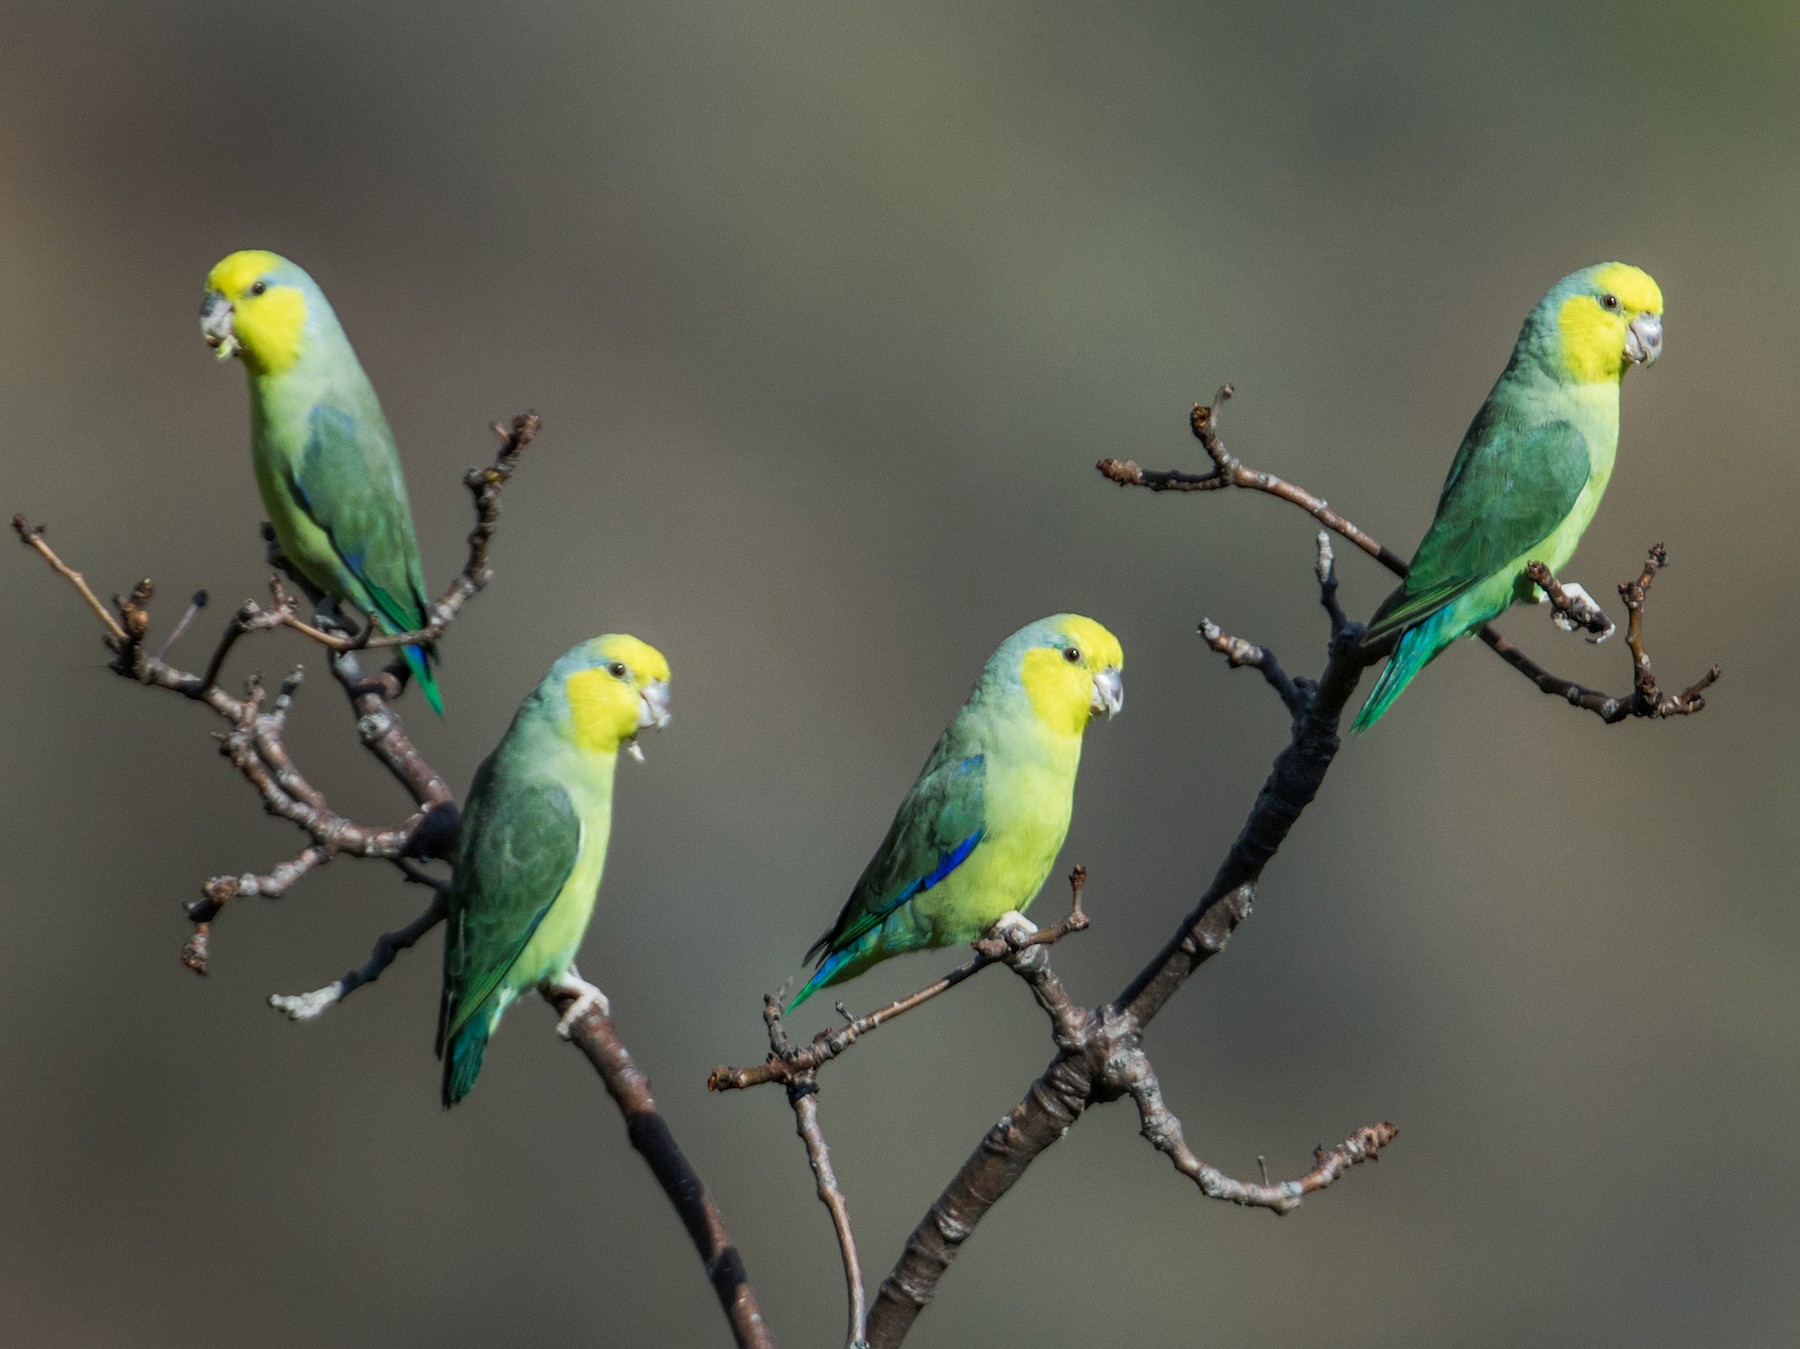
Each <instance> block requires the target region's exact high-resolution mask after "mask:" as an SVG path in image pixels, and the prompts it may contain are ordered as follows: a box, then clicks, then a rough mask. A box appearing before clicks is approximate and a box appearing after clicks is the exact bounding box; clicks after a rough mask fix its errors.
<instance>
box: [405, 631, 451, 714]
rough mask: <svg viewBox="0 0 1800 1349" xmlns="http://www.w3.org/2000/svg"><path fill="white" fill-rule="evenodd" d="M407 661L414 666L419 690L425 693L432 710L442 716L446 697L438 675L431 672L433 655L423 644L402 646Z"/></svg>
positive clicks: (414, 675) (413, 670)
mask: <svg viewBox="0 0 1800 1349" xmlns="http://www.w3.org/2000/svg"><path fill="white" fill-rule="evenodd" d="M401 651H402V652H403V653H404V654H405V656H406V663H407V664H408V665H410V666H411V667H412V672H413V678H414V679H416V680H418V682H419V690H420V692H422V693H423V694H424V695H425V701H426V702H428V703H430V704H431V710H432V711H433V712H436V713H437V714H438V715H439V716H440V717H441V716H443V715H444V698H443V695H442V694H440V693H439V692H438V682H437V676H436V675H434V674H433V673H432V672H431V657H430V656H429V655H427V654H426V652H425V648H424V647H422V646H407V647H402V648H401Z"/></svg>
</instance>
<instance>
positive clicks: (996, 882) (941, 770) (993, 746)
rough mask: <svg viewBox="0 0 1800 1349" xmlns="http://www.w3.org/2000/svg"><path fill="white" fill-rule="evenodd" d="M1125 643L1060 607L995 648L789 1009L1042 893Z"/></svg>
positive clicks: (1017, 913)
mask: <svg viewBox="0 0 1800 1349" xmlns="http://www.w3.org/2000/svg"><path fill="white" fill-rule="evenodd" d="M1124 664H1125V656H1124V653H1123V651H1121V650H1120V647H1119V639H1118V638H1116V637H1114V636H1113V635H1112V634H1111V633H1110V632H1108V631H1107V630H1106V629H1105V628H1103V627H1101V626H1100V625H1099V624H1098V623H1096V622H1094V620H1093V619H1091V618H1083V617H1081V616H1080V615H1079V614H1057V615H1055V616H1054V617H1052V618H1045V619H1040V620H1039V621H1038V622H1036V623H1033V624H1031V625H1030V626H1029V627H1026V628H1021V629H1020V630H1019V631H1018V632H1015V633H1014V634H1013V635H1012V636H1011V637H1008V638H1007V639H1006V641H1005V642H1003V643H1001V646H1000V649H999V650H998V651H996V652H995V653H994V654H993V656H992V657H991V658H990V659H989V660H988V663H987V664H986V665H985V666H984V667H983V668H982V671H981V677H980V678H979V679H977V680H976V681H975V690H974V692H972V693H971V694H970V695H969V700H968V702H966V703H964V704H963V706H962V709H961V710H960V711H958V712H957V714H956V715H955V717H953V718H951V721H950V725H949V726H948V727H947V728H946V729H945V731H944V734H943V735H942V736H941V737H940V738H939V739H938V742H937V748H936V749H934V750H932V751H931V757H930V758H928V759H927V760H926V761H925V767H924V768H923V769H921V770H920V772H919V777H918V781H916V782H914V783H913V785H912V788H911V790H909V791H908V792H907V793H906V799H905V800H903V801H902V802H901V803H900V809H899V812H898V813H897V814H896V815H895V816H894V822H893V824H891V825H889V826H888V832H887V837H886V838H884V839H883V840H882V841H881V847H880V848H878V849H877V850H876V852H875V856H874V857H873V858H872V859H871V860H870V862H869V865H868V866H867V867H865V868H864V869H863V874H862V879H861V880H859V881H857V883H856V889H855V890H854V891H852V892H851V895H850V898H849V900H848V901H847V902H846V903H845V904H844V908H843V912H841V913H839V914H838V916H837V922H835V923H834V924H832V927H831V930H830V931H828V932H827V933H826V934H825V935H824V936H822V937H820V938H819V940H818V941H816V942H814V943H813V945H812V949H811V950H809V951H808V952H807V953H806V958H807V959H808V960H810V959H812V958H813V956H814V955H815V954H816V955H818V956H819V965H818V969H817V970H816V971H815V972H814V974H813V976H812V978H811V979H809V980H807V982H806V986H805V987H804V988H802V989H801V990H800V992H799V995H798V996H797V997H795V999H794V1000H793V1002H792V1003H790V1004H789V1005H788V1009H787V1010H788V1011H790V1012H791V1011H793V1010H794V1008H796V1007H798V1006H799V1005H800V1004H801V1003H803V1002H805V1001H806V999H807V998H809V997H811V996H812V994H813V993H814V992H815V991H816V990H818V989H820V988H823V987H825V986H826V985H827V984H837V983H842V982H843V981H844V980H846V979H849V978H853V977H854V976H856V975H858V974H861V973H862V972H863V971H864V970H866V969H868V968H869V966H871V965H873V964H876V963H877V962H878V961H882V960H886V959H887V958H888V957H889V956H895V955H899V954H901V953H902V952H904V951H917V950H921V949H923V948H925V947H932V946H952V945H956V944H959V943H962V942H970V941H974V940H975V939H976V938H978V937H980V936H981V935H982V934H983V933H985V932H987V931H988V930H989V929H990V928H991V927H993V926H994V925H995V923H997V922H999V921H1001V920H1002V919H1003V918H1006V917H1008V916H1009V915H1010V917H1011V918H1012V919H1014V920H1016V921H1017V922H1018V923H1020V924H1022V925H1025V926H1029V924H1027V923H1026V920H1025V919H1024V917H1023V911H1024V909H1025V907H1026V906H1027V905H1029V904H1030V903H1031V901H1032V899H1033V898H1034V897H1035V896H1036V895H1037V892H1038V890H1039V889H1041V888H1042V886H1043V884H1044V878H1045V877H1047V876H1048V875H1049V874H1050V868H1051V866H1052V865H1053V864H1054V863H1055V861H1056V854H1057V853H1058V852H1059V851H1060V850H1061V848H1062V845H1063V839H1064V837H1065V836H1067V834H1068V832H1069V814H1070V810H1071V808H1072V806H1073V803H1074V795H1075V770H1076V768H1077V767H1078V766H1079V765H1080V762H1081V733H1082V731H1083V730H1084V729H1086V727H1087V724H1088V721H1089V720H1090V719H1091V718H1093V717H1095V716H1097V715H1099V714H1100V713H1102V712H1104V713H1106V715H1107V716H1109V717H1110V716H1112V715H1113V714H1114V713H1116V712H1118V710H1119V709H1120V708H1121V707H1122V706H1123V705H1124V702H1125V690H1124V685H1123V683H1122V682H1121V681H1120V678H1119V672H1120V670H1121V669H1122V668H1123V666H1124Z"/></svg>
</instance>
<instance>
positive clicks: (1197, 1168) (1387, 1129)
mask: <svg viewBox="0 0 1800 1349" xmlns="http://www.w3.org/2000/svg"><path fill="white" fill-rule="evenodd" d="M1121 1076H1122V1078H1123V1080H1124V1082H1125V1084H1126V1090H1127V1091H1128V1092H1129V1094H1130V1096H1131V1099H1132V1101H1133V1102H1134V1103H1135V1104H1136V1105H1137V1108H1138V1121H1139V1132H1140V1133H1142V1134H1143V1136H1144V1137H1145V1138H1146V1139H1148V1140H1149V1142H1150V1145H1151V1146H1152V1147H1154V1148H1155V1149H1156V1150H1157V1151H1158V1152H1160V1153H1162V1154H1163V1155H1164V1156H1166V1157H1167V1158H1168V1159H1169V1161H1170V1162H1171V1163H1173V1164H1174V1167H1175V1169H1176V1170H1177V1171H1179V1172H1181V1174H1182V1175H1184V1176H1186V1177H1187V1178H1188V1179H1189V1180H1191V1181H1193V1182H1194V1184H1195V1185H1197V1186H1198V1187H1199V1189H1200V1193H1201V1194H1203V1195H1205V1196H1206V1197H1207V1198H1208V1199H1222V1200H1224V1201H1225V1202H1227V1203H1231V1204H1238V1205H1241V1206H1242V1207H1245V1208H1266V1209H1269V1210H1271V1211H1272V1212H1274V1213H1275V1214H1277V1215H1282V1214H1287V1213H1292V1212H1293V1211H1294V1210H1295V1209H1297V1208H1299V1207H1300V1201H1301V1200H1303V1199H1304V1198H1305V1197H1306V1196H1307V1195H1309V1194H1311V1193H1313V1192H1314V1191H1315V1190H1322V1189H1324V1188H1325V1187H1326V1186H1327V1185H1329V1184H1331V1182H1332V1181H1334V1180H1336V1179H1337V1178H1338V1177H1339V1176H1341V1175H1343V1174H1344V1172H1346V1171H1348V1170H1349V1169H1350V1168H1351V1167H1352V1166H1354V1165H1356V1164H1357V1163H1358V1162H1373V1161H1378V1160H1380V1153H1381V1149H1382V1148H1384V1147H1386V1146H1387V1145H1388V1144H1389V1143H1392V1142H1393V1141H1394V1139H1395V1138H1396V1137H1397V1136H1398V1135H1399V1132H1400V1131H1399V1130H1398V1129H1396V1128H1395V1127H1394V1126H1393V1125H1392V1124H1373V1125H1368V1126H1366V1127H1364V1128H1361V1129H1358V1130H1357V1131H1356V1132H1355V1133H1353V1134H1351V1135H1350V1137H1349V1138H1347V1139H1345V1140H1344V1141H1343V1142H1342V1143H1340V1144H1339V1145H1338V1146H1337V1147H1335V1148H1333V1149H1331V1150H1330V1151H1329V1152H1327V1151H1326V1150H1325V1149H1324V1148H1323V1147H1321V1148H1319V1149H1318V1151H1316V1152H1315V1153H1314V1154H1313V1159H1314V1165H1313V1169H1312V1170H1311V1171H1308V1172H1307V1173H1306V1174H1305V1175H1304V1176H1301V1177H1300V1178H1299V1179H1298V1180H1287V1181H1280V1182H1278V1183H1276V1184H1273V1185H1271V1184H1270V1183H1269V1176H1268V1169H1267V1167H1264V1169H1263V1179H1262V1183H1261V1184H1260V1185H1257V1184H1253V1183H1251V1182H1249V1181H1243V1180H1235V1179H1233V1178H1232V1177H1230V1176H1228V1175H1226V1174H1225V1173H1224V1172H1223V1171H1221V1170H1219V1169H1218V1168H1217V1167H1216V1166H1209V1165H1208V1164H1207V1163H1205V1162H1203V1161H1201V1160H1200V1159H1199V1158H1198V1157H1196V1156H1195V1155H1194V1153H1193V1151H1192V1149H1190V1148H1189V1147H1188V1145H1187V1141H1186V1140H1185V1139H1184V1138H1183V1137H1182V1133H1181V1121H1180V1120H1179V1119H1177V1118H1176V1117H1175V1112H1174V1111H1172V1110H1170V1109H1169V1107H1168V1104H1167V1102H1165V1101H1164V1100H1163V1094H1162V1085H1161V1083H1159V1082H1158V1081H1157V1078H1156V1073H1155V1071H1154V1070H1153V1069H1152V1068H1151V1066H1150V1059H1149V1056H1148V1055H1146V1054H1145V1053H1144V1051H1143V1050H1141V1049H1133V1050H1131V1051H1129V1052H1128V1056H1127V1062H1126V1065H1125V1068H1124V1071H1123V1073H1122V1074H1121ZM1262 1160H1263V1159H1262V1158H1260V1157H1258V1158H1257V1161H1258V1162H1259V1163H1261V1162H1262Z"/></svg>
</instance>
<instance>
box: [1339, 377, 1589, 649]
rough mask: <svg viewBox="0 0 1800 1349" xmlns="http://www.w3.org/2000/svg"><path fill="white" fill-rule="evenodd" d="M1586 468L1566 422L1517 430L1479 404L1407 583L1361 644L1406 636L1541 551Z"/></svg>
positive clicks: (1571, 505) (1580, 439)
mask: <svg viewBox="0 0 1800 1349" xmlns="http://www.w3.org/2000/svg"><path fill="white" fill-rule="evenodd" d="M1590 463H1591V460H1590V457H1589V453H1588V443H1587V438H1586V437H1585V436H1583V435H1582V434H1581V432H1580V431H1578V430H1576V429H1575V427H1574V426H1572V425H1570V424H1569V423H1568V422H1565V421H1553V422H1544V423H1540V424H1539V425H1537V426H1535V427H1532V428H1531V429H1530V430H1523V429H1521V428H1517V427H1514V426H1511V425H1508V422H1507V415H1506V413H1505V412H1504V411H1502V410H1498V409H1496V408H1495V407H1494V405H1493V403H1492V401H1490V402H1489V403H1488V404H1485V405H1484V406H1483V407H1482V409H1481V412H1480V413H1479V414H1477V416H1476V418H1475V423H1474V425H1472V426H1471V427H1470V428H1469V433H1468V435H1466V436H1465V437H1463V443H1462V448H1461V449H1460V450H1458V451H1457V454H1456V461H1455V462H1454V463H1453V464H1451V465H1450V476H1449V477H1448V478H1447V479H1445V481H1444V491H1443V495H1442V496H1440V497H1439V498H1438V509H1437V516H1436V518H1435V519H1433V520H1432V522H1431V528H1430V529H1429V530H1427V531H1426V533H1425V538H1424V540H1423V541H1422V542H1421V543H1420V544H1419V551H1418V553H1417V554H1416V555H1415V556H1414V557H1413V561H1412V566H1411V568H1410V569H1409V570H1408V572H1407V575H1406V580H1405V581H1404V582H1403V583H1402V584H1401V586H1400V588H1399V589H1398V590H1396V591H1395V592H1394V593H1393V595H1392V596H1390V597H1389V598H1388V600H1387V602H1386V603H1384V604H1383V605H1382V606H1381V608H1380V609H1379V610H1377V611H1376V614H1375V617H1374V619H1373V620H1372V621H1371V622H1370V624H1369V636H1368V640H1371V641H1375V640H1379V639H1381V638H1384V637H1388V636H1390V635H1392V634H1393V633H1396V632H1400V631H1402V630H1403V629H1405V628H1409V627H1411V626H1412V625H1413V624H1414V623H1417V622H1418V621H1419V620H1420V619H1422V618H1425V617H1426V616H1427V615H1429V614H1431V613H1433V612H1435V611H1436V610H1438V609H1441V608H1443V607H1444V606H1445V605H1446V604H1450V603H1452V602H1453V601H1455V600H1457V599H1458V598H1460V597H1461V596H1462V595H1464V594H1466V593H1467V592H1468V591H1470V590H1472V589H1473V588H1474V587H1475V586H1478V585H1480V584H1481V583H1482V582H1483V581H1486V580H1488V579H1490V578H1491V577H1493V576H1495V575H1497V574H1498V573H1499V572H1500V571H1502V570H1503V569H1504V568H1505V567H1506V566H1507V565H1508V564H1509V563H1511V562H1512V561H1513V560H1514V559H1516V558H1518V557H1519V556H1520V555H1522V554H1524V553H1526V552H1529V551H1530V550H1531V548H1532V547H1534V546H1535V545H1536V544H1539V543H1541V542H1543V540H1544V539H1546V538H1548V537H1549V536H1550V535H1551V533H1553V532H1554V531H1555V529H1556V527H1557V526H1558V525H1560V524H1561V523H1562V522H1563V521H1564V520H1565V519H1566V518H1567V517H1568V514H1569V512H1570V511H1572V510H1574V509H1575V502H1576V499H1577V498H1579V497H1580V495H1581V489H1582V488H1583V487H1585V486H1587V480H1588V473H1589V467H1590Z"/></svg>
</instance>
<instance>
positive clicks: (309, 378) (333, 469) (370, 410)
mask: <svg viewBox="0 0 1800 1349" xmlns="http://www.w3.org/2000/svg"><path fill="white" fill-rule="evenodd" d="M200 332H201V334H202V335H203V336H204V337H205V338H206V341H207V343H208V344H209V345H210V346H212V347H214V348H216V349H217V351H218V353H219V359H220V360H224V359H226V358H227V357H230V356H236V357H237V358H238V359H239V360H241V361H243V363H244V369H245V371H246V372H247V373H248V375H249V377H250V456H251V459H252V460H253V461H254V463H255V465H256V485H257V486H258V487H259V488H261V489H262V499H263V506H264V508H265V509H266V510H267V511H268V512H269V523H270V524H271V525H272V526H274V529H275V541H276V542H277V543H278V544H280V545H281V551H282V553H283V554H284V555H285V556H286V557H287V560H288V561H289V562H291V563H293V565H294V566H295V567H297V568H298V569H299V571H300V574H301V575H302V576H304V577H305V578H306V579H307V580H308V581H310V582H312V584H313V585H314V586H315V587H316V588H318V589H319V590H321V591H323V592H324V593H325V594H327V595H330V596H331V597H333V598H334V599H337V600H340V601H344V602H347V603H349V604H353V605H355V606H356V608H357V609H359V610H360V611H361V612H362V613H363V614H365V615H366V616H367V617H368V618H369V620H370V621H371V622H372V623H373V624H374V625H375V626H376V627H377V628H378V629H380V630H381V631H382V632H386V633H397V632H412V631H415V630H416V629H419V628H422V627H424V626H425V624H426V623H427V621H429V618H430V614H431V601H430V599H429V598H428V597H427V596H426V593H425V581H424V577H423V574H422V573H421V571H420V568H419V542H418V540H417V539H416V538H414V537H413V522H412V508H411V507H410V506H409V505H408V504H407V500H406V480H405V479H404V478H402V477H401V476H400V456H399V454H398V453H397V452H396V451H395V449H394V435H393V432H391V431H389V430H388V424H387V418H385V417H384V416H382V415H381V404H380V403H379V402H378V401H377V400H376V398H375V389H374V386H373V385H371V384H370V383H369V377H368V376H367V375H365V374H364V373H363V368H362V366H361V365H359V364H358V363H357V360H356V353H355V352H354V351H352V350H351V349H350V339H349V338H347V337H346V336H344V330H343V328H342V327H341V326H340V325H339V323H338V320H337V315H336V314H334V313H333V312H332V310H331V305H330V304H328V303H327V302H326V299H325V293H324V292H323V291H322V290H320V289H319V287H318V285H317V283H315V282H314V281H313V279H312V278H311V277H310V276H308V275H307V274H306V273H305V272H303V271H301V270H300V268H298V267H296V266H295V265H294V264H293V263H291V262H289V261H288V260H287V259H286V258H282V257H277V256H276V255H275V254H273V253H265V252H263V251H261V250H260V249H252V250H249V251H246V252H241V253H233V254H232V255H231V256H230V257H228V258H226V259H225V260H224V261H222V262H220V263H219V265H218V266H216V267H214V268H213V269H212V271H211V272H210V273H209V274H208V275H207V278H206V295H205V297H204V298H203V299H202V300H201V302H200ZM405 655H406V663H407V664H408V665H409V666H411V667H412V672H413V675H414V676H415V677H416V678H417V679H418V681H419V687H420V688H421V689H423V690H424V691H425V698H426V701H428V702H429V703H430V704H431V706H432V709H433V710H434V711H437V712H442V711H443V710H444V704H443V699H442V698H441V697H440V696H439V694H438V686H437V680H436V679H435V678H434V677H433V676H432V673H431V663H430V654H429V653H428V652H427V651H425V650H423V649H421V648H419V647H416V646H409V647H406V648H405Z"/></svg>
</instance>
